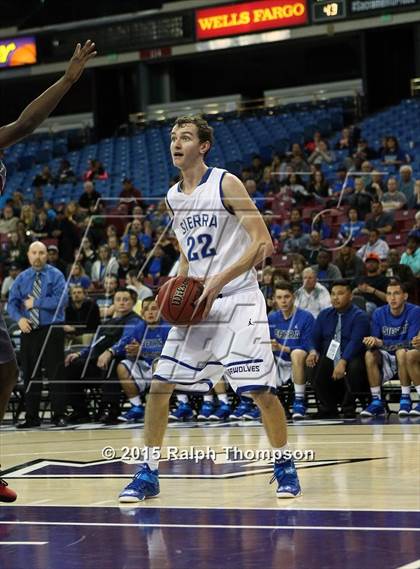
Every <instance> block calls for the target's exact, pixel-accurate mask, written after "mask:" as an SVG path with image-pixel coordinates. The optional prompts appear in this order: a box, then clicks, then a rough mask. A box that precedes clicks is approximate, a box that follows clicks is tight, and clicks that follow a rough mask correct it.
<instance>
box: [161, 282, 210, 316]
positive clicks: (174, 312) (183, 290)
mask: <svg viewBox="0 0 420 569" xmlns="http://www.w3.org/2000/svg"><path fill="white" fill-rule="evenodd" d="M203 289H204V287H203V285H202V284H201V282H200V281H198V280H197V279H193V278H190V277H175V278H173V279H170V280H169V281H167V282H166V283H165V284H164V285H163V286H162V287H161V288H160V289H159V292H158V295H157V303H158V306H159V308H160V310H161V313H162V316H163V318H164V319H165V320H166V321H167V322H169V323H170V324H174V325H176V326H190V325H191V324H197V323H198V322H200V321H201V319H202V318H203V312H204V308H205V305H206V303H205V302H202V303H201V304H200V305H199V306H196V305H195V301H196V300H197V299H198V298H199V297H200V296H201V293H202V292H203Z"/></svg>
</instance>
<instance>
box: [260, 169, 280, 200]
mask: <svg viewBox="0 0 420 569" xmlns="http://www.w3.org/2000/svg"><path fill="white" fill-rule="evenodd" d="M277 190H278V183H277V179H276V177H275V176H272V175H271V166H266V167H265V168H264V171H263V175H262V178H261V180H260V181H259V182H258V186H257V191H258V192H260V193H261V194H263V195H265V196H269V195H273V194H275V193H276V191H277Z"/></svg>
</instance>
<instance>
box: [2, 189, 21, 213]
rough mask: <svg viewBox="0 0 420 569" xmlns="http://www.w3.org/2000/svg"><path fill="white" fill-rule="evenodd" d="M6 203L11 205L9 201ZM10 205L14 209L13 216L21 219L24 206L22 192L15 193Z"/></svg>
mask: <svg viewBox="0 0 420 569" xmlns="http://www.w3.org/2000/svg"><path fill="white" fill-rule="evenodd" d="M6 203H9V200H8V201H7V202H6ZM10 205H11V206H12V208H13V215H14V216H16V217H20V212H21V210H22V206H23V195H22V191H17V192H13V194H12V199H11V200H10Z"/></svg>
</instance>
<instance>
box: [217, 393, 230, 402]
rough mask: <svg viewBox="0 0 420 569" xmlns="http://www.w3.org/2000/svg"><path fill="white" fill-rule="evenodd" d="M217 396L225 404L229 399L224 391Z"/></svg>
mask: <svg viewBox="0 0 420 569" xmlns="http://www.w3.org/2000/svg"><path fill="white" fill-rule="evenodd" d="M217 398H218V399H219V401H221V402H222V403H226V405H228V404H229V399H228V396H227V394H226V393H221V394H220V395H218V396H217Z"/></svg>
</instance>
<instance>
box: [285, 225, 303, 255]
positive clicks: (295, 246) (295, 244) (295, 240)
mask: <svg viewBox="0 0 420 569" xmlns="http://www.w3.org/2000/svg"><path fill="white" fill-rule="evenodd" d="M308 245H309V235H308V234H307V233H302V227H301V224H300V223H299V222H292V223H291V224H290V236H289V237H287V238H286V240H285V242H284V245H283V251H284V252H285V253H287V254H288V253H299V252H300V251H301V250H304V249H305V248H306V247H307V246H308Z"/></svg>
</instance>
